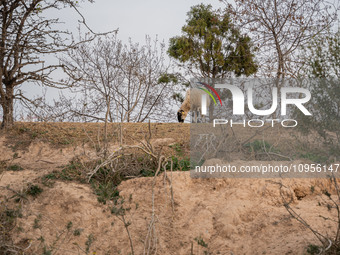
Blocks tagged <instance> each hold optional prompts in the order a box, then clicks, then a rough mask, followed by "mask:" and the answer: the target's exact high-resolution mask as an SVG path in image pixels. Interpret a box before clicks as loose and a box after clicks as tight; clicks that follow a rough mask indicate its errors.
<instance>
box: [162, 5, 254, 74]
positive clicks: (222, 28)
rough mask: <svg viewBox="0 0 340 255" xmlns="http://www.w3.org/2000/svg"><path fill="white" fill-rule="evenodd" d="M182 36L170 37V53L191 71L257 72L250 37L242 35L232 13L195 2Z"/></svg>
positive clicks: (214, 72)
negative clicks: (233, 20) (215, 9)
mask: <svg viewBox="0 0 340 255" xmlns="http://www.w3.org/2000/svg"><path fill="white" fill-rule="evenodd" d="M187 15H188V19H187V24H186V25H185V26H183V27H182V35H181V36H176V37H173V38H171V39H170V46H169V49H168V54H169V55H170V56H171V57H173V58H175V59H176V60H178V61H179V64H180V65H181V64H184V65H187V70H188V71H189V72H190V74H193V73H196V74H197V73H198V74H199V75H200V76H203V77H209V78H223V77H226V76H230V75H231V74H232V73H234V74H235V75H236V76H240V75H242V74H244V75H247V76H249V75H251V74H254V73H255V72H256V71H257V65H256V63H255V61H254V54H253V51H254V48H253V47H252V43H251V40H250V38H249V37H248V36H247V35H243V34H241V32H240V30H239V29H238V28H237V27H236V26H235V25H234V24H233V23H232V20H231V18H230V15H229V14H228V13H226V12H224V13H223V14H220V13H218V12H217V11H214V10H212V6H211V5H204V4H200V5H196V6H193V7H192V8H191V10H190V11H189V12H188V14H187Z"/></svg>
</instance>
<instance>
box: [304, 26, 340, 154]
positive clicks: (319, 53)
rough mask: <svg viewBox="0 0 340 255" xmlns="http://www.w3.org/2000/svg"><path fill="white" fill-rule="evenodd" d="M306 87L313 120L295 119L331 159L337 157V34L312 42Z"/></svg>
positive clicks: (339, 68)
mask: <svg viewBox="0 0 340 255" xmlns="http://www.w3.org/2000/svg"><path fill="white" fill-rule="evenodd" d="M308 49H309V54H308V56H309V57H308V59H307V63H308V75H309V77H310V78H311V79H310V82H309V84H308V86H309V89H310V91H311V94H312V101H311V103H310V105H309V107H310V109H311V113H312V116H311V117H305V116H298V117H300V119H301V120H302V122H301V124H302V125H301V127H302V128H303V130H305V131H306V130H307V131H308V130H310V129H313V130H315V131H317V132H318V133H319V134H320V135H321V136H322V137H323V138H324V140H325V142H326V143H327V144H328V145H329V148H330V151H329V153H330V155H338V156H339V155H340V121H339V120H340V82H339V81H340V55H339V52H340V31H338V32H337V33H335V34H334V33H333V34H332V33H330V34H329V36H326V37H319V38H317V39H315V40H314V41H313V42H312V43H311V45H310V46H309V48H308Z"/></svg>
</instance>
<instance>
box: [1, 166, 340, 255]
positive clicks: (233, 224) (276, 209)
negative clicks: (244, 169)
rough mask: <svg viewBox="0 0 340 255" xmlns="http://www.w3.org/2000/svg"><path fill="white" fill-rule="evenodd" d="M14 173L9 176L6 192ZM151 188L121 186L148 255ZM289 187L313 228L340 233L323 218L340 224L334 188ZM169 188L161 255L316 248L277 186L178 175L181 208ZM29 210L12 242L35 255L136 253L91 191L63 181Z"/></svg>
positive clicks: (159, 187)
mask: <svg viewBox="0 0 340 255" xmlns="http://www.w3.org/2000/svg"><path fill="white" fill-rule="evenodd" d="M15 174H18V173H14V174H13V172H12V173H11V172H6V173H5V174H4V176H3V178H2V180H1V186H3V185H4V184H5V183H7V181H8V180H9V178H12V179H13V175H15ZM168 177H170V173H168ZM14 179H15V178H14ZM152 182H153V178H138V179H132V180H128V181H124V182H123V183H122V184H121V185H120V186H119V189H120V194H121V195H122V196H123V197H124V198H125V202H124V204H123V206H124V208H129V209H128V210H126V213H125V220H126V222H128V224H129V226H128V230H129V233H130V235H131V239H132V242H133V247H134V251H135V254H142V253H143V251H144V242H145V238H146V236H147V230H148V227H149V223H150V217H151V214H152ZM13 184H14V183H12V186H13ZM284 185H285V186H287V187H289V188H287V191H288V190H289V192H292V194H293V196H294V203H293V208H294V209H295V210H296V211H297V212H298V213H299V214H301V216H303V217H304V219H305V220H306V221H307V222H309V223H310V224H311V226H312V227H313V228H315V229H318V230H319V231H320V232H322V233H327V234H329V235H331V234H334V232H335V228H334V224H332V222H330V221H325V220H324V219H322V218H320V217H319V215H322V216H324V217H329V218H333V217H335V210H327V208H326V207H323V206H320V205H321V203H324V201H326V199H325V198H323V199H322V197H317V196H316V194H317V193H319V192H320V191H321V189H322V188H324V187H325V186H326V185H328V183H327V181H320V180H319V181H317V180H301V179H300V180H292V179H291V180H285V181H284ZM312 186H313V187H315V188H314V189H313V192H312V191H311V187H312ZM169 187H170V186H169V180H167V179H166V178H164V174H163V175H161V176H159V177H158V178H157V179H156V185H155V189H154V191H155V200H154V201H155V216H156V217H155V219H156V221H155V230H156V232H155V236H154V237H156V238H157V250H158V254H190V252H191V251H193V254H200V252H201V254H202V253H203V251H204V250H207V251H209V252H210V253H209V254H263V253H267V254H303V252H304V251H305V249H306V247H307V246H308V245H309V244H314V243H317V240H316V239H315V237H314V236H313V234H312V233H311V232H310V231H309V230H307V229H305V228H304V227H302V225H301V224H300V223H298V222H297V221H296V220H294V219H292V218H291V217H290V216H289V214H288V212H287V211H286V210H285V209H284V207H283V206H282V200H281V197H280V194H279V189H278V185H277V184H275V183H273V181H272V180H263V179H262V180H260V179H191V178H190V175H189V173H188V172H173V173H172V187H173V199H174V200H173V202H174V203H173V206H174V207H172V200H171V192H170V188H169ZM301 194H304V196H301ZM23 207H24V208H23V209H24V210H23V212H24V213H23V215H22V216H21V218H18V222H17V228H15V229H14V230H13V236H14V237H15V238H14V241H15V243H17V244H20V243H21V244H23V243H27V246H29V247H30V248H29V249H28V251H29V253H31V254H37V253H39V252H41V251H42V250H43V249H45V250H51V251H53V254H78V253H86V251H91V252H96V254H129V252H130V242H129V238H128V234H127V231H126V228H125V227H124V223H123V222H122V221H121V220H120V219H121V217H117V216H116V215H113V214H112V213H111V211H110V210H111V208H112V207H115V205H114V203H110V204H108V205H103V204H100V203H99V202H97V198H96V196H95V194H93V191H92V190H91V188H90V187H89V186H88V185H86V184H76V183H64V182H59V181H58V182H56V183H55V185H54V186H53V187H51V188H47V187H44V191H43V193H41V194H40V195H39V196H38V197H37V198H32V199H30V201H29V202H26V203H23ZM198 243H200V244H201V245H199V244H198ZM205 246H206V247H205ZM91 254H92V253H91Z"/></svg>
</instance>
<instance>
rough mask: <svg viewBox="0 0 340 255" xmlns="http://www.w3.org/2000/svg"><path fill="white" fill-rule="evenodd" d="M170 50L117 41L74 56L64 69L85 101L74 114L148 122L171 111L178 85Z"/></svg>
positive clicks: (96, 44)
mask: <svg viewBox="0 0 340 255" xmlns="http://www.w3.org/2000/svg"><path fill="white" fill-rule="evenodd" d="M164 55H165V50H164V44H162V43H159V42H158V41H157V40H155V41H154V42H152V40H151V39H150V38H149V37H146V43H145V45H139V44H135V43H133V42H131V40H130V41H129V43H128V44H127V45H124V44H123V43H122V42H121V41H120V40H119V39H117V37H116V36H115V35H108V36H106V37H103V38H100V39H98V40H95V41H94V42H92V43H89V44H83V45H81V46H79V47H77V48H76V49H72V50H70V51H69V54H68V57H66V58H65V59H63V64H64V65H65V66H67V69H68V70H69V72H68V75H69V77H70V79H71V81H72V82H77V84H76V85H75V86H74V88H73V91H74V92H76V91H77V92H78V95H81V98H79V101H78V104H77V105H73V106H72V107H70V108H69V111H70V112H73V113H74V114H75V115H78V116H83V117H86V118H87V119H92V120H97V121H105V122H107V121H108V122H143V121H145V120H146V119H147V118H154V119H156V118H157V115H159V116H165V115H166V114H167V113H168V112H170V111H171V105H169V104H168V103H169V102H168V101H170V97H169V96H168V95H170V94H171V91H172V84H173V82H175V80H174V79H164V77H168V78H169V76H168V75H167V71H168V68H169V65H167V64H166V63H165V60H164Z"/></svg>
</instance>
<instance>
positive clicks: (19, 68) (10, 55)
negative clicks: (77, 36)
mask: <svg viewBox="0 0 340 255" xmlns="http://www.w3.org/2000/svg"><path fill="white" fill-rule="evenodd" d="M89 2H92V0H89ZM77 6H78V1H73V0H25V1H23V0H0V28H1V38H0V76H1V79H0V104H1V107H2V110H3V121H2V125H1V127H2V128H9V127H11V126H12V125H13V121H14V119H13V105H14V100H15V99H20V100H26V99H27V98H26V97H25V96H24V95H23V94H22V92H21V90H20V89H19V87H20V86H21V85H24V84H27V83H29V82H37V83H40V84H43V85H47V86H51V87H63V86H65V85H66V83H64V82H59V81H56V80H54V79H52V78H51V73H52V72H54V71H55V70H56V69H58V68H62V67H63V66H62V65H60V64H51V65H50V64H47V63H46V61H45V59H46V56H47V55H52V54H56V53H58V52H63V51H66V50H68V49H69V48H72V47H74V46H76V45H78V44H79V43H80V42H75V41H74V40H73V39H72V36H71V33H69V32H67V31H62V30H61V29H59V28H58V25H59V24H60V21H59V19H54V18H46V17H44V16H43V14H45V13H46V11H48V10H51V9H53V10H56V11H58V10H60V9H62V8H67V7H70V8H73V9H74V10H75V12H77V13H78V14H79V15H80V17H81V20H82V23H83V24H84V25H85V26H86V27H87V28H88V26H87V25H86V23H85V19H84V17H83V16H82V15H81V13H80V12H79V11H78V9H77ZM88 29H89V28H88ZM89 30H90V29H89ZM90 32H91V33H90V36H88V38H87V41H90V40H93V39H94V38H95V37H96V36H97V35H98V34H95V33H93V32H92V30H90Z"/></svg>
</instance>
